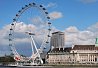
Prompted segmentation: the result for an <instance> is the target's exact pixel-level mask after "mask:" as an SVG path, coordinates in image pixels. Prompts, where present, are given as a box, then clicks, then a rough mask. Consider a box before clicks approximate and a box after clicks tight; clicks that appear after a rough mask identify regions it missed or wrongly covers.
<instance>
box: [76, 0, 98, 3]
mask: <svg viewBox="0 0 98 68" xmlns="http://www.w3.org/2000/svg"><path fill="white" fill-rule="evenodd" d="M78 1H80V2H82V3H85V4H89V3H95V2H97V1H98V0H78Z"/></svg>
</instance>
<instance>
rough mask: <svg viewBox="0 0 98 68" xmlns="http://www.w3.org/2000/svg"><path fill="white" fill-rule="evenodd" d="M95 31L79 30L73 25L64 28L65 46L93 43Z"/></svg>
mask: <svg viewBox="0 0 98 68" xmlns="http://www.w3.org/2000/svg"><path fill="white" fill-rule="evenodd" d="M95 38H96V36H95V33H94V32H92V31H88V30H84V31H80V30H78V29H77V28H76V27H75V26H70V27H68V28H66V29H65V46H72V45H76V44H77V45H82V44H84V45H90V44H93V45H94V44H95Z"/></svg>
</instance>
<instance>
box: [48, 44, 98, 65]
mask: <svg viewBox="0 0 98 68" xmlns="http://www.w3.org/2000/svg"><path fill="white" fill-rule="evenodd" d="M47 61H48V63H49V64H67V63H81V64H92V63H93V64H94V63H98V47H96V46H95V45H74V47H73V48H64V50H63V48H60V49H58V48H55V49H53V50H52V51H50V52H49V53H48V59H47Z"/></svg>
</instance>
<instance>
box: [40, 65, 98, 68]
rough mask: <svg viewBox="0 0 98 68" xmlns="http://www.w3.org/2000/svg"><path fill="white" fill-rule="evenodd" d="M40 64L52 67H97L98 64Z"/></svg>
mask: <svg viewBox="0 0 98 68" xmlns="http://www.w3.org/2000/svg"><path fill="white" fill-rule="evenodd" d="M42 66H53V67H55V68H56V67H58V68H60V67H61V68H62V67H98V64H43V65H42Z"/></svg>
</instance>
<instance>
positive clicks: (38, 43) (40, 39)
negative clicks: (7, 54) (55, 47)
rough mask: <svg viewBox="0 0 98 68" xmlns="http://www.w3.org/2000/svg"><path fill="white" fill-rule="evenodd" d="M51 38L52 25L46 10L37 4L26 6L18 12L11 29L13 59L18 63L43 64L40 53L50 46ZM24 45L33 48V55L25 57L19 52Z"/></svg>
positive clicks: (10, 44) (10, 41)
mask: <svg viewBox="0 0 98 68" xmlns="http://www.w3.org/2000/svg"><path fill="white" fill-rule="evenodd" d="M50 36H51V23H50V17H49V15H48V12H47V10H46V8H45V7H44V6H43V5H39V4H36V3H29V4H28V5H25V6H24V7H22V8H21V9H20V10H19V11H18V13H17V14H16V16H15V18H14V19H13V23H11V27H10V33H9V46H10V48H11V51H12V53H13V58H14V59H15V60H16V61H17V62H18V61H19V62H31V63H33V64H35V63H37V64H39V63H40V64H42V63H43V61H42V58H41V56H40V53H42V52H43V50H44V49H45V48H47V45H49V43H50ZM27 43H28V44H27ZM24 45H27V47H28V46H31V52H32V53H31V55H30V56H29V57H27V56H25V57H24V56H22V55H21V54H20V53H19V51H17V50H18V49H21V48H22V47H25V46H24ZM17 46H18V47H21V48H18V47H17Z"/></svg>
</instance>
